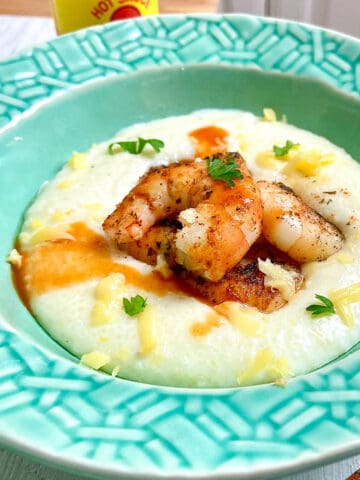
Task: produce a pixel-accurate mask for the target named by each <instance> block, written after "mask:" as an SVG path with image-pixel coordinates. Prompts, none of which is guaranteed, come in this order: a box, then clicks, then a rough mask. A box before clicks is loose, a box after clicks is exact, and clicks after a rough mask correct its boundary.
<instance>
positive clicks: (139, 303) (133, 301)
mask: <svg viewBox="0 0 360 480" xmlns="http://www.w3.org/2000/svg"><path fill="white" fill-rule="evenodd" d="M123 307H124V310H125V312H126V313H127V314H128V315H130V316H131V317H133V316H134V315H137V314H138V313H141V312H143V311H144V310H145V307H146V298H143V297H142V296H141V295H136V297H131V298H130V300H129V299H128V298H123Z"/></svg>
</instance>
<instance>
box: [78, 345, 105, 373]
mask: <svg viewBox="0 0 360 480" xmlns="http://www.w3.org/2000/svg"><path fill="white" fill-rule="evenodd" d="M80 361H81V363H82V364H84V365H87V366H88V367H90V368H93V369H94V370H99V368H102V367H104V366H105V365H106V364H107V363H109V361H110V357H109V355H107V354H106V353H103V352H98V351H96V350H94V351H93V352H90V353H85V354H84V355H83V356H82V357H81V360H80Z"/></svg>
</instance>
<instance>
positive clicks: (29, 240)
mask: <svg viewBox="0 0 360 480" xmlns="http://www.w3.org/2000/svg"><path fill="white" fill-rule="evenodd" d="M68 228H69V225H57V226H56V227H44V228H41V229H40V230H37V231H36V232H35V233H34V234H33V235H31V234H29V233H28V232H22V233H20V235H19V241H20V243H21V244H22V245H24V246H33V245H36V244H38V243H43V242H48V241H51V240H62V239H67V240H75V239H74V237H73V236H72V235H70V233H68V232H67V230H68Z"/></svg>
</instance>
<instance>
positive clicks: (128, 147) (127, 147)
mask: <svg viewBox="0 0 360 480" xmlns="http://www.w3.org/2000/svg"><path fill="white" fill-rule="evenodd" d="M146 145H150V146H151V147H152V148H153V149H154V150H155V152H156V153H159V152H160V150H161V149H162V148H164V146H165V143H164V142H163V141H162V140H159V139H158V138H141V137H138V139H137V140H128V141H122V142H114V143H111V144H110V145H109V148H108V153H109V154H110V155H115V153H119V147H120V148H121V150H124V151H125V152H129V153H131V154H133V155H138V154H139V153H142V151H143V150H144V148H145V147H146Z"/></svg>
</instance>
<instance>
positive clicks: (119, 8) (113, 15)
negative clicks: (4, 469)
mask: <svg viewBox="0 0 360 480" xmlns="http://www.w3.org/2000/svg"><path fill="white" fill-rule="evenodd" d="M52 4H53V12H54V18H55V23H56V29H57V32H58V33H59V34H61V33H67V32H72V31H74V30H78V29H80V28H84V27H87V26H90V25H98V24H100V23H106V22H111V21H113V20H122V19H127V18H134V17H140V16H144V15H156V14H158V13H159V7H158V0H77V1H74V0H53V1H52Z"/></svg>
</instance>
